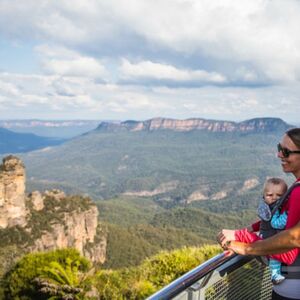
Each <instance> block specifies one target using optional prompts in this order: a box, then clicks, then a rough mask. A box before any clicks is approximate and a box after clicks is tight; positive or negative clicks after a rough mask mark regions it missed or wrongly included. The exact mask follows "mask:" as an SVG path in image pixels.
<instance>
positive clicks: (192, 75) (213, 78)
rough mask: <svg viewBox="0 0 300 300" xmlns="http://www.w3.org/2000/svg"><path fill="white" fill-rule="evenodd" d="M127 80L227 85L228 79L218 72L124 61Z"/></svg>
mask: <svg viewBox="0 0 300 300" xmlns="http://www.w3.org/2000/svg"><path fill="white" fill-rule="evenodd" d="M120 70H121V72H122V74H123V76H124V77H125V78H129V79H130V78H134V79H137V78H148V79H157V80H171V81H173V80H174V81H179V82H188V81H197V82H199V83H201V82H211V83H225V82H226V78H225V77H224V76H222V75H221V74H218V73H216V72H211V73H209V72H206V71H203V70H187V69H178V68H176V67H174V66H171V65H167V64H159V63H153V62H151V61H142V62H139V63H137V64H132V63H130V62H129V61H128V60H126V59H123V62H122V65H121V68H120Z"/></svg>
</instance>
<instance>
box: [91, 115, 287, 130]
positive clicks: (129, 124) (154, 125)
mask: <svg viewBox="0 0 300 300" xmlns="http://www.w3.org/2000/svg"><path fill="white" fill-rule="evenodd" d="M290 127H291V125H289V124H287V123H285V122H284V121H283V120H281V119H279V118H255V119H251V120H246V121H243V122H239V123H237V122H232V121H220V120H206V119H201V118H193V119H186V120H178V119H169V118H153V119H149V120H146V121H131V120H129V121H125V122H121V123H110V122H102V123H101V124H100V125H99V126H98V128H97V130H102V131H110V132H111V131H112V132H114V131H155V130H166V129H167V130H173V131H179V132H187V131H192V130H204V131H209V132H272V131H275V130H277V129H279V128H280V129H283V130H286V129H288V128H290Z"/></svg>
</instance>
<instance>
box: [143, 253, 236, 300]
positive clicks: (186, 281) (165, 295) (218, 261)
mask: <svg viewBox="0 0 300 300" xmlns="http://www.w3.org/2000/svg"><path fill="white" fill-rule="evenodd" d="M235 256H236V255H235V254H233V255H228V254H226V253H221V254H219V255H216V256H214V257H212V258H211V259H209V260H207V261H205V262H204V263H202V264H201V265H199V266H197V267H196V268H194V269H192V270H191V271H189V272H187V273H185V274H184V275H182V276H181V277H179V278H178V279H176V280H174V281H173V282H171V283H170V284H168V285H167V286H165V287H163V288H162V289H161V290H159V291H158V292H156V293H155V294H153V295H152V296H150V297H148V298H147V300H165V299H171V298H172V297H175V296H177V295H178V294H180V293H181V292H182V291H184V290H186V289H187V288H188V287H190V286H191V285H193V284H194V283H196V282H197V281H198V280H200V279H201V278H203V277H204V276H205V275H207V274H208V273H210V272H212V271H214V270H215V269H217V268H218V267H219V266H221V265H222V264H224V263H225V262H227V261H228V260H230V259H232V258H233V257H235Z"/></svg>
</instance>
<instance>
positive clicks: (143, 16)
mask: <svg viewBox="0 0 300 300" xmlns="http://www.w3.org/2000/svg"><path fill="white" fill-rule="evenodd" d="M0 5H1V6H0V8H1V9H0V20H1V21H0V32H1V34H2V35H3V36H6V37H9V38H11V39H17V40H23V41H24V42H26V41H28V39H32V38H35V39H36V41H40V42H41V43H44V42H45V41H47V42H48V43H53V44H59V45H62V46H64V47H69V48H73V49H75V51H77V52H81V51H89V50H91V49H93V51H94V53H100V54H101V53H103V51H104V52H105V55H111V56H114V55H117V57H118V56H119V55H120V54H121V55H125V54H126V55H131V54H132V50H134V51H135V52H136V54H137V55H138V56H144V55H146V53H147V51H150V52H151V51H153V50H154V53H156V54H157V55H158V56H159V53H158V52H157V51H155V49H156V48H157V49H165V51H170V53H173V54H178V53H181V55H183V56H194V57H195V59H196V58H198V59H205V58H208V59H209V60H215V59H217V60H221V62H222V61H223V60H225V61H226V62H228V61H229V62H230V61H231V62H232V64H242V63H245V62H246V63H248V64H251V66H252V68H254V69H256V70H257V71H259V72H260V73H262V74H265V76H266V77H268V78H269V79H271V80H274V81H278V80H280V81H284V82H286V81H295V80H299V73H300V55H299V51H298V49H299V48H300V34H299V33H300V32H299V31H300V29H299V28H300V18H299V15H300V3H299V1H297V0H285V1H282V0H252V1H245V0H244V1H239V0H224V1H210V0H198V1H196V0H162V1H159V2H157V1H149V0H127V1H125V0H121V1H120V0H118V1H116V0H103V1H96V0H91V1H88V2H87V1H84V0H76V1H72V2H70V1H67V0H62V1H59V2H57V1H54V2H53V1H46V0H40V1H38V2H37V1H33V0H28V1H26V3H20V1H17V0H2V1H1V4H0ZM11 20H14V21H13V22H11ZM7 24H10V26H7ZM141 43H142V47H141ZM82 56H85V55H82ZM144 60H145V61H146V60H147V59H144ZM54 64H55V62H54ZM166 64H168V63H166ZM214 66H215V70H205V71H207V72H213V71H215V72H219V73H220V70H219V69H218V66H217V63H215V64H214ZM53 68H54V69H55V70H56V67H53ZM254 73H255V70H253V73H252V75H253V74H254ZM248 75H251V74H248ZM252 75H251V76H252ZM246 78H247V76H246ZM250 80H252V77H250Z"/></svg>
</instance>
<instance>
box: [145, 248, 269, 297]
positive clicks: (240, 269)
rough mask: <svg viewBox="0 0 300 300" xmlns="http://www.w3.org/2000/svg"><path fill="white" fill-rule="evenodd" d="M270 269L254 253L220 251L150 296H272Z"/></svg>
mask: <svg viewBox="0 0 300 300" xmlns="http://www.w3.org/2000/svg"><path fill="white" fill-rule="evenodd" d="M271 292H272V284H271V280H270V274H269V269H268V267H267V266H266V265H264V264H263V263H261V262H260V261H258V260H257V259H255V258H253V257H246V256H239V255H233V256H227V255H225V254H223V253H222V254H219V255H217V256H215V257H213V258H211V259H210V260H208V261H206V262H204V263H203V264H201V265H199V266H198V267H196V268H195V269H193V270H191V271H189V272H188V273H186V274H184V275H183V276H181V277H180V278H178V279H176V280H175V281H173V282H171V283H170V284H169V285H167V286H165V287H164V288H162V289H161V290H159V291H158V292H156V293H155V294H153V295H152V296H150V297H149V298H147V300H165V299H166V300H167V299H176V300H196V299H199V300H216V299H217V300H269V299H270V298H271Z"/></svg>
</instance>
